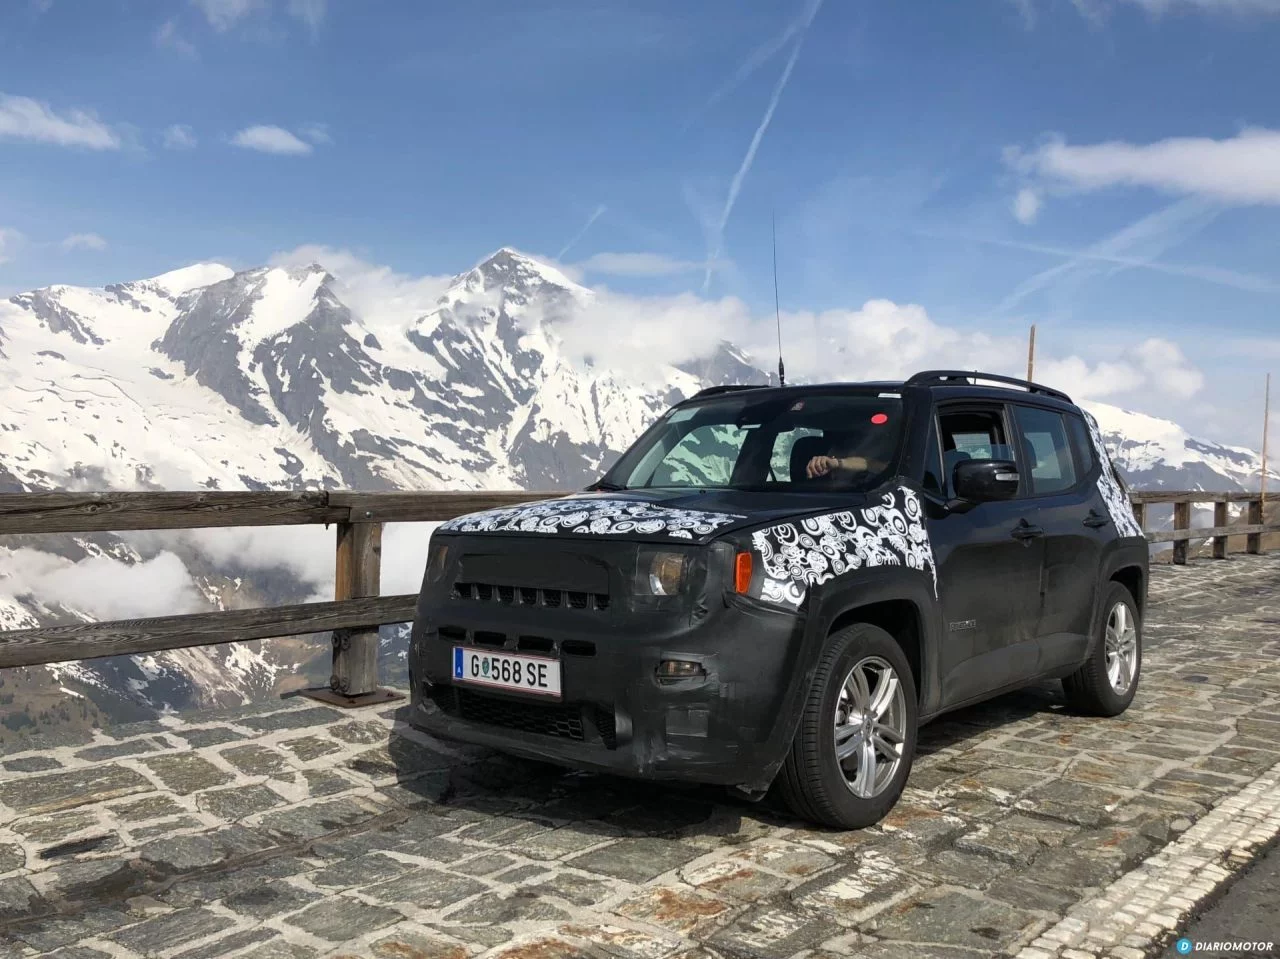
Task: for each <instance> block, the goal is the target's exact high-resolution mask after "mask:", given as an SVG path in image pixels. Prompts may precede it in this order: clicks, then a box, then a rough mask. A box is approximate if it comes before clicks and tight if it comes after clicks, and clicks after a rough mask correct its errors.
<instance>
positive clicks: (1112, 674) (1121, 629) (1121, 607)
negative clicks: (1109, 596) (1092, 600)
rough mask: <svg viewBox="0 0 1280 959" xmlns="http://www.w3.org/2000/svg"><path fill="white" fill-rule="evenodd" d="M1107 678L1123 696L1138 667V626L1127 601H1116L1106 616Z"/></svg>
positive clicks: (1112, 686)
mask: <svg viewBox="0 0 1280 959" xmlns="http://www.w3.org/2000/svg"><path fill="white" fill-rule="evenodd" d="M1106 648H1107V679H1108V680H1109V681H1110V682H1111V688H1112V689H1113V690H1115V691H1116V693H1117V694H1118V695H1121V696H1123V695H1124V694H1125V693H1127V692H1128V691H1129V687H1130V686H1131V685H1132V684H1133V678H1134V673H1135V672H1136V671H1137V669H1138V628H1137V625H1136V624H1135V623H1134V621H1133V614H1132V613H1131V612H1130V610H1129V606H1128V604H1127V603H1116V604H1115V605H1114V606H1113V607H1111V613H1110V615H1108V616H1107V637H1106Z"/></svg>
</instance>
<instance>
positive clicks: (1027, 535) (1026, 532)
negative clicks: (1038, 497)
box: [1009, 519, 1044, 540]
mask: <svg viewBox="0 0 1280 959" xmlns="http://www.w3.org/2000/svg"><path fill="white" fill-rule="evenodd" d="M1009 535H1010V536H1012V537H1013V538H1014V539H1018V540H1029V539H1035V538H1036V537H1037V536H1043V535H1044V530H1043V529H1042V528H1041V527H1039V526H1032V525H1031V524H1030V523H1028V522H1027V521H1026V520H1025V519H1020V520H1018V525H1017V526H1015V527H1014V528H1013V529H1011V530H1010V531H1009Z"/></svg>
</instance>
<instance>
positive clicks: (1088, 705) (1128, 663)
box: [1062, 582, 1142, 716]
mask: <svg viewBox="0 0 1280 959" xmlns="http://www.w3.org/2000/svg"><path fill="white" fill-rule="evenodd" d="M1141 674H1142V617H1141V615H1140V614H1139V613H1138V604H1137V602H1136V601H1135V600H1134V598H1133V594H1132V593H1130V592H1129V590H1128V589H1126V588H1125V587H1124V586H1122V585H1121V584H1120V583H1116V582H1112V583H1110V584H1109V585H1108V588H1107V589H1106V590H1105V591H1104V592H1103V601H1102V617H1101V621H1100V622H1099V624H1098V627H1097V630H1096V634H1095V636H1094V641H1093V649H1091V650H1090V652H1089V659H1088V660H1087V661H1086V662H1085V664H1084V665H1083V666H1081V667H1080V668H1079V669H1078V670H1076V671H1075V672H1074V673H1072V674H1071V675H1070V676H1068V677H1067V678H1066V679H1064V680H1063V681H1062V688H1063V690H1064V691H1065V692H1066V694H1067V703H1068V704H1069V705H1070V706H1071V707H1072V708H1073V709H1075V710H1076V711H1078V712H1081V713H1085V714H1087V715H1090V716H1119V715H1120V714H1121V713H1122V712H1124V711H1125V710H1126V709H1128V708H1129V704H1130V703H1131V702H1133V697H1134V694H1135V693H1137V691H1138V680H1139V679H1140V677H1141Z"/></svg>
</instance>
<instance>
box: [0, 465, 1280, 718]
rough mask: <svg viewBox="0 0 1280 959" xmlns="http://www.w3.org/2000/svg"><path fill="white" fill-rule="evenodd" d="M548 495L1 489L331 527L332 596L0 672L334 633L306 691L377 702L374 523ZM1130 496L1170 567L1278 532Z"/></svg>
mask: <svg viewBox="0 0 1280 959" xmlns="http://www.w3.org/2000/svg"><path fill="white" fill-rule="evenodd" d="M556 495H562V494H560V493H555V492H543V493H539V492H526V491H514V490H513V491H497V492H422V493H352V492H336V491H335V492H325V491H320V492H302V493H284V492H281V493H276V492H193V493H169V492H144V493H4V494H0V535H5V534H43V533H90V532H123V531H127V530H154V529H203V528H211V527H226V526H295V525H304V524H323V525H325V526H326V527H327V526H329V525H330V524H333V525H335V526H336V561H335V576H334V601H333V602H326V603H299V604H294V605H288V606H274V607H265V608H261V609H235V610H223V611H218V612H212V613H194V614H190V615H182V616H161V617H154V618H150V619H137V620H116V621H112V622H101V623H74V624H70V625H64V626H43V627H38V628H34V629H17V630H8V631H0V668H6V667H14V666H34V665H41V664H47V663H59V662H66V661H69V660H79V659H94V658H98V657H102V656H119V655H130V654H140V653H151V652H159V651H162V650H167V649H181V648H186V647H191V646H208V645H214V644H219V643H234V642H243V641H246V640H254V639H265V638H268V637H274V636H299V635H307V634H312V633H324V632H332V634H333V636H332V643H333V668H332V673H331V676H330V681H329V689H327V690H312V691H310V694H311V695H314V696H315V697H316V698H320V699H324V700H326V701H329V702H335V703H338V704H341V705H353V706H354V705H364V704H366V703H370V702H380V701H385V700H386V699H390V698H393V696H394V694H392V693H390V692H388V691H387V690H383V689H379V687H378V684H377V683H378V677H377V650H378V632H377V628H378V626H380V625H383V624H388V623H404V622H409V621H410V620H412V619H413V614H414V604H415V602H416V600H417V597H416V596H415V595H413V594H409V595H404V596H379V595H378V592H379V586H380V578H381V550H382V530H383V524H384V523H389V522H397V523H398V522H423V521H440V520H447V519H452V518H454V517H455V516H461V515H463V514H464V513H470V512H473V511H476V510H482V509H490V508H493V507H498V506H507V505H512V504H516V503H523V502H529V501H531V500H537V499H543V498H546V497H549V496H556ZM1130 499H1131V501H1132V502H1133V507H1134V514H1135V516H1136V517H1137V519H1138V522H1139V523H1140V524H1141V525H1142V527H1143V529H1144V531H1145V530H1146V520H1147V506H1148V505H1149V504H1159V503H1172V504H1173V507H1174V529H1173V530H1172V531H1171V532H1148V533H1147V534H1146V536H1147V539H1148V540H1149V541H1150V542H1152V543H1165V542H1171V543H1173V561H1174V562H1175V563H1184V562H1186V554H1187V543H1188V541H1189V540H1192V539H1201V538H1209V537H1212V538H1213V555H1214V556H1215V557H1218V558H1223V557H1225V556H1226V548H1227V537H1228V536H1240V535H1244V536H1246V537H1247V540H1246V550H1247V551H1248V552H1250V553H1260V552H1261V551H1262V539H1261V534H1262V533H1264V532H1271V531H1280V524H1274V523H1273V524H1269V525H1268V524H1264V523H1263V522H1262V503H1261V500H1260V498H1259V496H1258V495H1257V494H1251V493H1204V492H1197V491H1191V492H1164V491H1159V492H1135V493H1132V494H1130ZM1201 502H1212V503H1214V504H1215V505H1214V524H1215V525H1214V526H1213V527H1211V528H1207V529H1191V528H1190V518H1191V506H1192V504H1193V503H1201ZM1232 502H1244V503H1247V504H1248V517H1247V518H1248V524H1247V525H1244V526H1228V525H1227V504H1228V503H1232ZM424 559H425V557H424Z"/></svg>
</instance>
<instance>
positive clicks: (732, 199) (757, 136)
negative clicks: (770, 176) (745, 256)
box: [702, 0, 822, 291]
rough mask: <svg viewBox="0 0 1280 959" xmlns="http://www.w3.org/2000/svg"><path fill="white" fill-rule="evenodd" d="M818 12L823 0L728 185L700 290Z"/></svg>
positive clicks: (814, 1) (811, 13) (814, 7)
mask: <svg viewBox="0 0 1280 959" xmlns="http://www.w3.org/2000/svg"><path fill="white" fill-rule="evenodd" d="M821 9H822V0H811V2H810V4H809V8H808V13H807V15H806V17H805V21H804V27H803V29H802V30H801V31H800V35H799V36H798V37H797V39H796V43H795V46H794V47H793V48H792V50H791V56H790V57H788V58H787V64H786V66H784V67H783V68H782V75H781V76H779V77H778V82H777V84H776V85H775V86H774V88H773V94H772V96H770V98H769V105H768V106H767V107H766V108H765V111H764V116H763V117H762V118H761V119H760V123H759V125H758V126H757V127H756V132H755V133H754V134H753V135H752V137H751V144H750V145H749V146H748V147H747V152H746V155H745V156H743V158H742V162H741V163H740V164H739V165H738V171H737V172H736V173H735V174H734V175H733V180H732V181H731V182H730V183H729V194H728V196H727V197H725V202H724V210H723V211H722V212H721V214H720V219H719V222H717V223H716V225H715V228H714V231H713V234H712V245H711V249H710V251H709V254H708V256H707V266H706V270H705V272H704V274H703V280H702V289H703V290H704V291H705V290H707V289H708V288H709V287H710V286H711V274H712V272H713V271H712V268H711V264H712V263H715V262H717V261H718V260H719V259H720V257H721V254H723V252H724V231H725V228H726V227H727V226H728V225H729V217H730V216H731V215H732V214H733V207H734V204H736V203H737V202H738V194H739V193H740V192H741V191H742V184H743V183H744V182H745V181H746V178H747V174H748V173H750V172H751V164H752V163H754V162H755V158H756V151H757V150H759V149H760V143H761V141H763V140H764V134H765V131H766V130H768V129H769V124H770V122H771V121H772V120H773V114H774V111H775V110H777V109H778V102H779V101H780V100H781V99H782V91H783V90H785V89H786V88H787V81H788V80H790V79H791V71H792V70H794V69H795V65H796V61H797V60H798V59H800V50H801V48H802V47H803V46H804V38H805V33H807V32H808V29H809V26H810V25H811V24H812V23H813V20H814V18H815V17H816V16H817V15H818V11H819V10H821Z"/></svg>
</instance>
